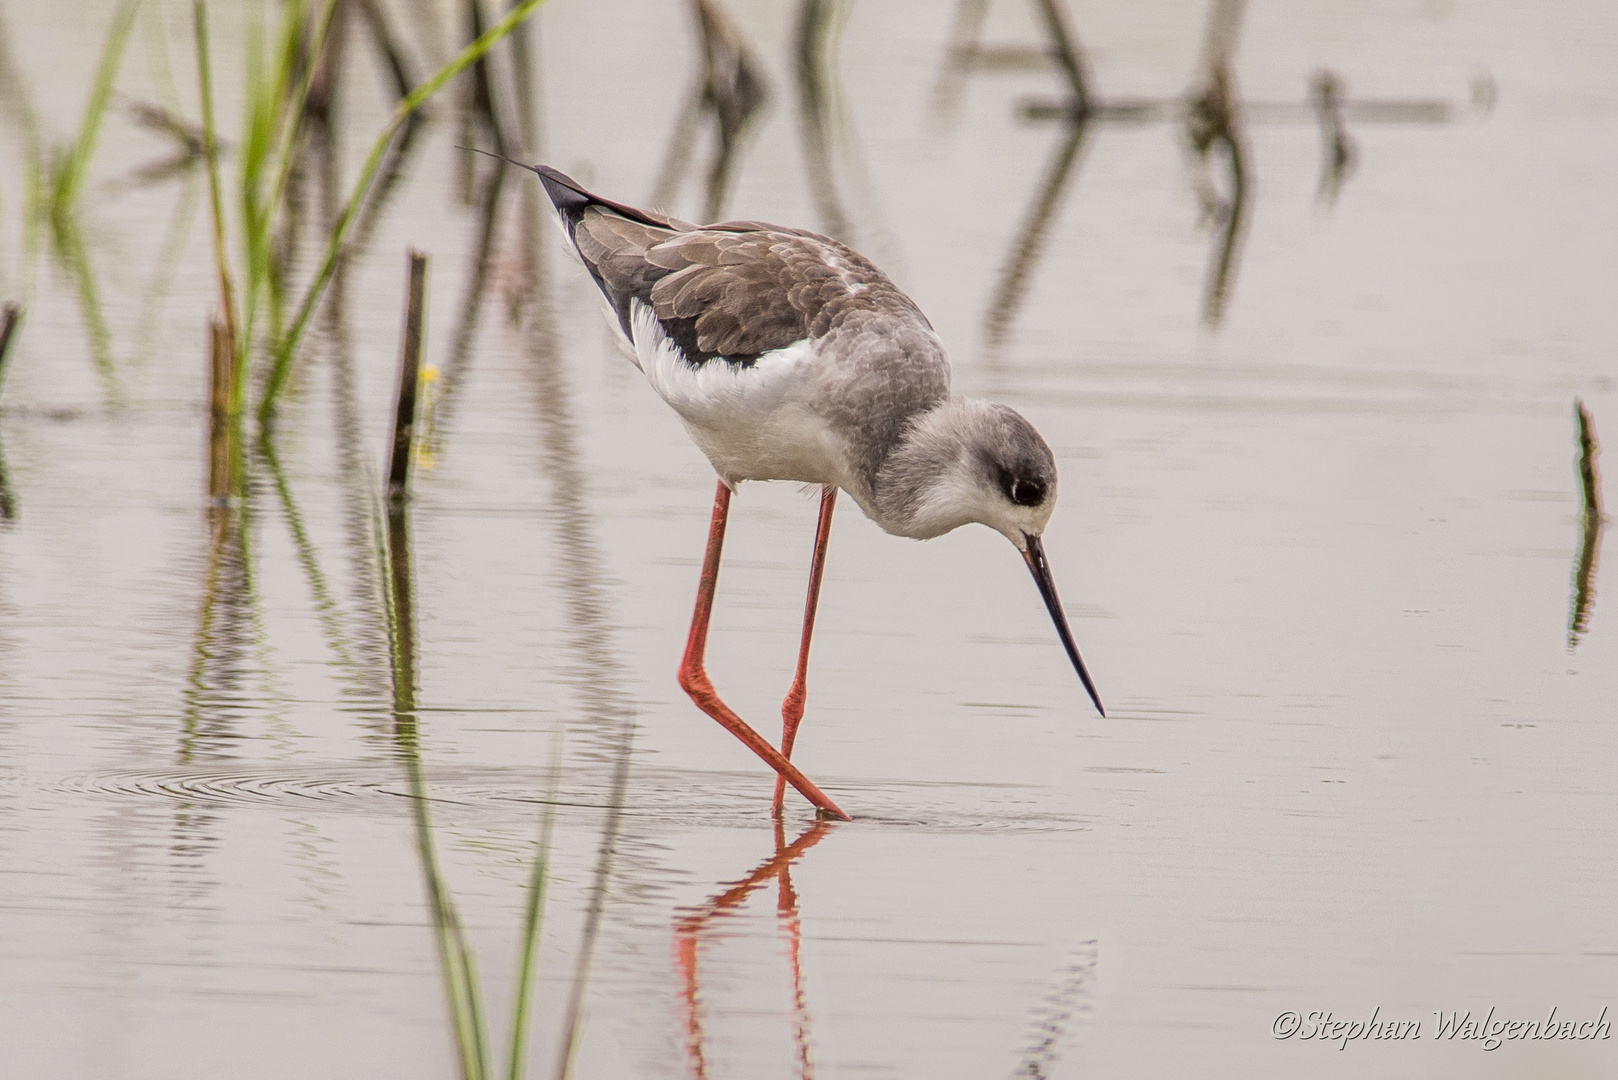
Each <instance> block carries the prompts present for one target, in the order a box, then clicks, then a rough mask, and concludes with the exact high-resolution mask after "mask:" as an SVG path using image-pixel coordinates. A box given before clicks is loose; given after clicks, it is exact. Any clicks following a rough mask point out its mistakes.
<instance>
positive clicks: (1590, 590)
mask: <svg viewBox="0 0 1618 1080" xmlns="http://www.w3.org/2000/svg"><path fill="white" fill-rule="evenodd" d="M1573 414H1574V417H1575V419H1576V420H1577V421H1578V425H1579V488H1580V490H1581V492H1582V494H1583V503H1584V512H1583V513H1582V514H1581V515H1580V518H1581V524H1582V526H1583V528H1582V530H1581V532H1582V541H1581V543H1580V545H1579V560H1578V563H1577V564H1576V565H1575V567H1574V569H1573V604H1572V609H1573V610H1572V613H1571V614H1570V615H1569V616H1568V631H1567V647H1568V649H1569V650H1570V651H1571V650H1573V649H1575V648H1577V647H1578V644H1579V638H1581V637H1582V636H1583V635H1584V633H1585V631H1586V630H1588V629H1589V626H1590V607H1591V604H1592V603H1593V602H1594V600H1595V576H1596V563H1597V561H1598V559H1599V556H1600V552H1601V531H1602V529H1603V527H1604V526H1605V525H1606V521H1607V516H1606V514H1605V512H1604V511H1603V508H1602V500H1601V470H1600V469H1599V467H1598V466H1597V465H1596V458H1597V457H1599V456H1600V454H1601V443H1600V442H1599V441H1598V440H1597V439H1596V433H1595V423H1594V421H1592V420H1591V418H1590V410H1589V409H1587V408H1585V406H1584V402H1583V401H1581V400H1579V399H1577V398H1575V399H1574V401H1573Z"/></svg>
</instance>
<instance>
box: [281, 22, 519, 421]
mask: <svg viewBox="0 0 1618 1080" xmlns="http://www.w3.org/2000/svg"><path fill="white" fill-rule="evenodd" d="M544 2H545V0H521V3H519V4H518V5H517V6H515V7H513V8H512V9H511V10H510V11H509V12H508V13H507V14H506V17H505V18H503V19H501V20H500V21H499V22H498V23H496V24H495V25H494V26H492V27H490V28H489V30H488V32H487V33H485V34H484V35H482V36H481V37H479V38H478V39H477V40H476V41H474V42H472V44H470V45H468V46H467V47H466V48H464V49H462V50H461V52H460V55H458V56H456V57H455V59H453V60H451V61H450V62H449V63H448V64H446V65H444V66H443V67H442V68H440V69H439V70H438V71H437V72H436V73H435V74H434V75H433V77H432V78H430V79H428V80H427V81H426V82H424V83H422V84H421V85H420V86H418V87H416V88H415V89H414V90H412V91H411V92H410V93H409V95H408V96H406V97H405V98H404V100H402V101H400V102H399V104H398V106H397V107H395V108H394V110H393V115H392V116H391V117H389V119H388V122H387V124H386V126H384V127H383V129H382V133H381V134H380V135H378V136H377V138H376V141H375V142H374V143H373V144H372V145H371V152H370V154H369V155H368V156H367V157H366V159H365V165H364V166H363V167H362V168H361V169H360V175H359V178H358V179H357V180H356V181H355V182H354V190H353V192H352V193H351V194H350V195H349V198H348V202H347V203H346V204H344V206H343V210H342V213H341V214H339V215H338V217H337V224H336V226H335V227H334V228H333V229H332V234H331V238H330V240H328V241H327V244H326V255H325V258H324V259H323V260H322V261H321V265H320V270H319V271H318V272H317V273H316V274H315V280H314V281H312V282H311V283H310V285H309V289H308V291H307V292H305V293H304V297H303V302H302V303H301V304H299V305H298V313H297V315H296V316H294V318H293V320H292V325H291V326H290V327H289V328H288V329H287V333H286V336H285V337H284V338H282V340H281V342H280V345H279V347H278V348H277V349H276V350H275V362H274V365H273V366H272V367H271V369H270V375H269V379H268V380H267V381H266V382H265V386H264V396H263V398H262V399H261V400H260V402H259V423H260V424H266V425H267V424H269V423H270V422H271V421H272V420H273V418H274V416H275V403H276V399H277V398H278V397H279V396H280V393H281V390H282V388H283V387H284V386H285V385H286V381H287V378H288V376H289V375H291V373H292V358H293V356H294V355H296V353H297V351H298V343H299V342H300V341H301V340H302V338H303V331H304V329H305V327H307V326H308V324H309V318H310V316H311V315H313V314H314V308H315V304H317V303H318V302H319V301H320V297H321V295H322V294H323V293H324V292H325V290H326V286H327V284H329V283H330V281H331V278H332V275H333V274H334V273H335V272H336V270H337V260H338V258H339V257H340V256H341V255H342V254H343V247H344V242H345V241H346V240H347V239H348V233H349V230H350V229H351V228H352V227H353V224H354V219H355V218H356V217H357V216H358V213H359V209H360V206H361V204H363V203H364V202H365V198H366V196H367V194H369V192H370V190H371V182H372V181H373V180H374V179H376V173H377V169H378V168H379V167H380V166H381V164H382V158H383V157H384V156H385V155H386V154H387V151H388V146H389V144H390V143H392V142H393V137H394V135H396V134H397V133H398V131H399V129H400V128H402V127H403V126H404V124H405V121H407V120H409V119H410V117H411V116H412V115H413V114H414V113H415V112H416V110H417V109H419V108H420V107H421V106H422V104H423V103H424V102H426V101H427V99H428V98H430V97H432V96H433V95H434V94H436V93H438V91H439V90H441V89H443V88H444V86H445V84H447V83H448V82H449V81H450V80H451V79H453V78H455V76H457V75H459V74H460V73H461V72H463V71H465V70H466V69H467V68H468V67H470V66H471V65H472V64H474V63H476V62H477V60H478V59H479V58H480V57H482V56H483V54H484V53H486V52H488V51H489V50H490V49H492V48H493V47H494V46H495V45H496V44H497V43H498V42H499V41H501V40H502V39H503V38H504V37H505V36H506V35H507V34H509V33H511V31H512V30H514V29H516V28H517V26H518V25H520V24H521V23H522V22H523V21H524V20H525V19H527V18H528V16H530V15H532V14H533V13H534V12H535V11H536V10H538V8H539V5H540V4H542V3H544Z"/></svg>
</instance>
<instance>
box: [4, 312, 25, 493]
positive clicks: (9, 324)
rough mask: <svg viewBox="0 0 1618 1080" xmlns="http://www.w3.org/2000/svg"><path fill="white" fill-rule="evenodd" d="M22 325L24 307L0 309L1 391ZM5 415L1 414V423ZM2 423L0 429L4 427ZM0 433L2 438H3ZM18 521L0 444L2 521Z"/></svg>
mask: <svg viewBox="0 0 1618 1080" xmlns="http://www.w3.org/2000/svg"><path fill="white" fill-rule="evenodd" d="M21 325H22V307H21V305H19V304H7V305H6V306H5V307H4V309H0V391H4V390H5V388H6V361H7V360H9V359H10V358H11V344H12V342H13V341H14V340H15V338H16V336H17V328H18V327H19V326H21ZM3 419H4V414H3V413H0V421H3ZM3 426H4V425H3V423H0V427H3ZM3 434H4V433H3V432H0V436H3ZM16 520H17V496H16V495H15V494H13V493H12V490H11V481H10V480H9V479H8V478H7V477H6V448H5V443H4V442H0V521H16Z"/></svg>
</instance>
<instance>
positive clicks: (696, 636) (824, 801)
mask: <svg viewBox="0 0 1618 1080" xmlns="http://www.w3.org/2000/svg"><path fill="white" fill-rule="evenodd" d="M729 517H730V488H728V487H726V486H725V482H724V481H723V480H721V481H719V488H718V490H717V491H716V492H714V500H713V521H712V523H711V524H710V525H709V526H708V550H707V552H706V554H704V555H703V558H702V579H701V581H700V583H699V584H698V586H697V605H696V609H695V610H694V611H692V613H691V636H690V637H688V638H686V642H685V656H684V658H683V659H681V661H680V686H681V687H682V688H683V689H684V690H685V692H686V693H687V694H690V695H691V700H692V701H694V702H696V704H697V708H699V709H701V710H702V711H703V712H705V713H707V714H708V715H709V716H711V717H713V718H714V719H715V720H717V721H719V723H720V725H721V726H723V727H724V728H725V730H727V731H729V732H730V733H731V734H732V735H734V736H736V737H737V738H738V739H740V740H741V741H742V742H743V743H744V744H745V745H746V746H747V748H748V749H749V750H751V751H753V753H755V754H757V755H758V756H759V757H761V758H763V759H764V761H765V763H766V764H768V765H769V766H770V767H771V768H772V769H774V770H775V771H776V772H777V773H778V774H780V776H781V777H782V778H784V780H785V781H786V782H787V783H789V784H791V785H792V786H793V787H795V788H797V789H798V791H799V792H800V793H802V795H803V797H804V798H806V799H808V800H809V801H810V802H812V803H814V804H815V807H816V808H817V809H819V810H821V811H823V812H825V813H826V814H829V815H830V816H832V817H835V818H837V819H839V820H841V821H848V820H849V816H848V815H847V814H845V813H843V811H842V810H841V809H839V808H838V806H837V804H836V803H834V802H832V801H831V799H829V798H827V797H826V793H825V792H823V791H821V790H820V789H819V788H818V787H816V786H815V785H814V783H813V782H811V781H810V779H809V778H808V777H807V776H805V775H803V773H801V772H799V771H798V769H797V767H796V766H794V765H793V764H792V762H790V761H788V760H787V759H786V758H785V757H784V756H782V754H781V752H780V751H779V750H777V749H776V748H775V747H773V746H771V745H770V744H769V743H768V742H766V741H765V740H764V738H763V736H761V735H760V734H759V733H758V732H756V731H754V730H753V729H752V728H751V727H749V726H748V724H747V722H746V721H745V720H743V719H742V718H741V717H739V716H737V715H736V714H735V713H734V712H732V711H731V710H730V706H728V705H726V704H725V703H724V702H723V701H721V700H719V695H718V694H717V693H715V692H714V688H713V683H712V682H711V681H709V679H708V673H707V671H706V670H704V668H703V663H702V659H703V654H704V653H705V652H706V650H707V647H708V621H709V619H710V617H711V616H712V615H713V596H714V587H715V586H716V585H718V584H719V556H720V554H721V553H722V552H723V550H724V546H725V522H726V520H727V519H728V518H729Z"/></svg>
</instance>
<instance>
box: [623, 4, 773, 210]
mask: <svg viewBox="0 0 1618 1080" xmlns="http://www.w3.org/2000/svg"><path fill="white" fill-rule="evenodd" d="M691 11H692V16H693V17H694V18H695V20H696V24H697V37H698V41H699V44H700V46H701V49H702V76H701V78H700V79H699V80H698V82H697V84H696V85H695V86H694V87H692V88H691V91H690V92H689V93H688V94H687V95H686V101H685V106H684V107H683V108H682V109H681V111H680V113H679V116H678V117H677V119H676V120H675V123H674V128H673V131H672V133H671V134H670V137H669V146H668V150H667V151H666V152H665V154H664V156H663V165H662V168H660V169H659V170H658V177H657V182H656V183H655V184H653V186H652V194H651V198H650V199H649V202H650V203H651V205H653V206H658V207H664V208H667V207H669V206H671V205H672V204H673V203H674V201H675V199H677V198H678V196H679V194H680V187H681V185H682V184H683V183H684V181H685V174H686V172H687V171H688V169H689V166H690V163H691V152H692V150H693V148H694V146H695V144H696V142H697V132H698V129H699V128H700V127H701V125H702V121H703V118H704V117H707V118H708V119H709V120H711V122H712V127H713V157H712V159H711V160H710V162H709V164H708V175H707V180H706V184H705V194H704V202H703V211H702V214H703V216H702V220H703V221H717V220H719V218H720V216H721V214H722V212H723V209H724V205H725V202H726V200H727V199H728V197H729V195H730V185H731V180H732V178H733V177H734V175H735V167H736V158H737V155H738V154H739V153H740V151H741V147H742V143H743V141H744V140H745V138H746V136H747V133H748V131H749V129H750V128H751V127H752V125H753V122H754V121H755V120H756V119H757V118H758V116H759V114H760V113H761V112H762V111H763V109H764V106H765V104H766V103H767V102H768V101H769V96H770V94H769V86H768V84H767V82H766V80H765V78H764V73H763V68H762V66H761V65H760V63H759V61H758V57H757V55H756V54H755V52H754V51H753V48H752V46H751V45H749V44H748V41H747V38H746V37H745V35H743V34H742V32H741V28H740V27H738V26H737V25H736V23H735V21H734V20H732V19H731V17H730V14H729V13H728V12H727V11H725V9H724V8H723V7H722V6H720V4H719V3H718V0H691Z"/></svg>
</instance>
